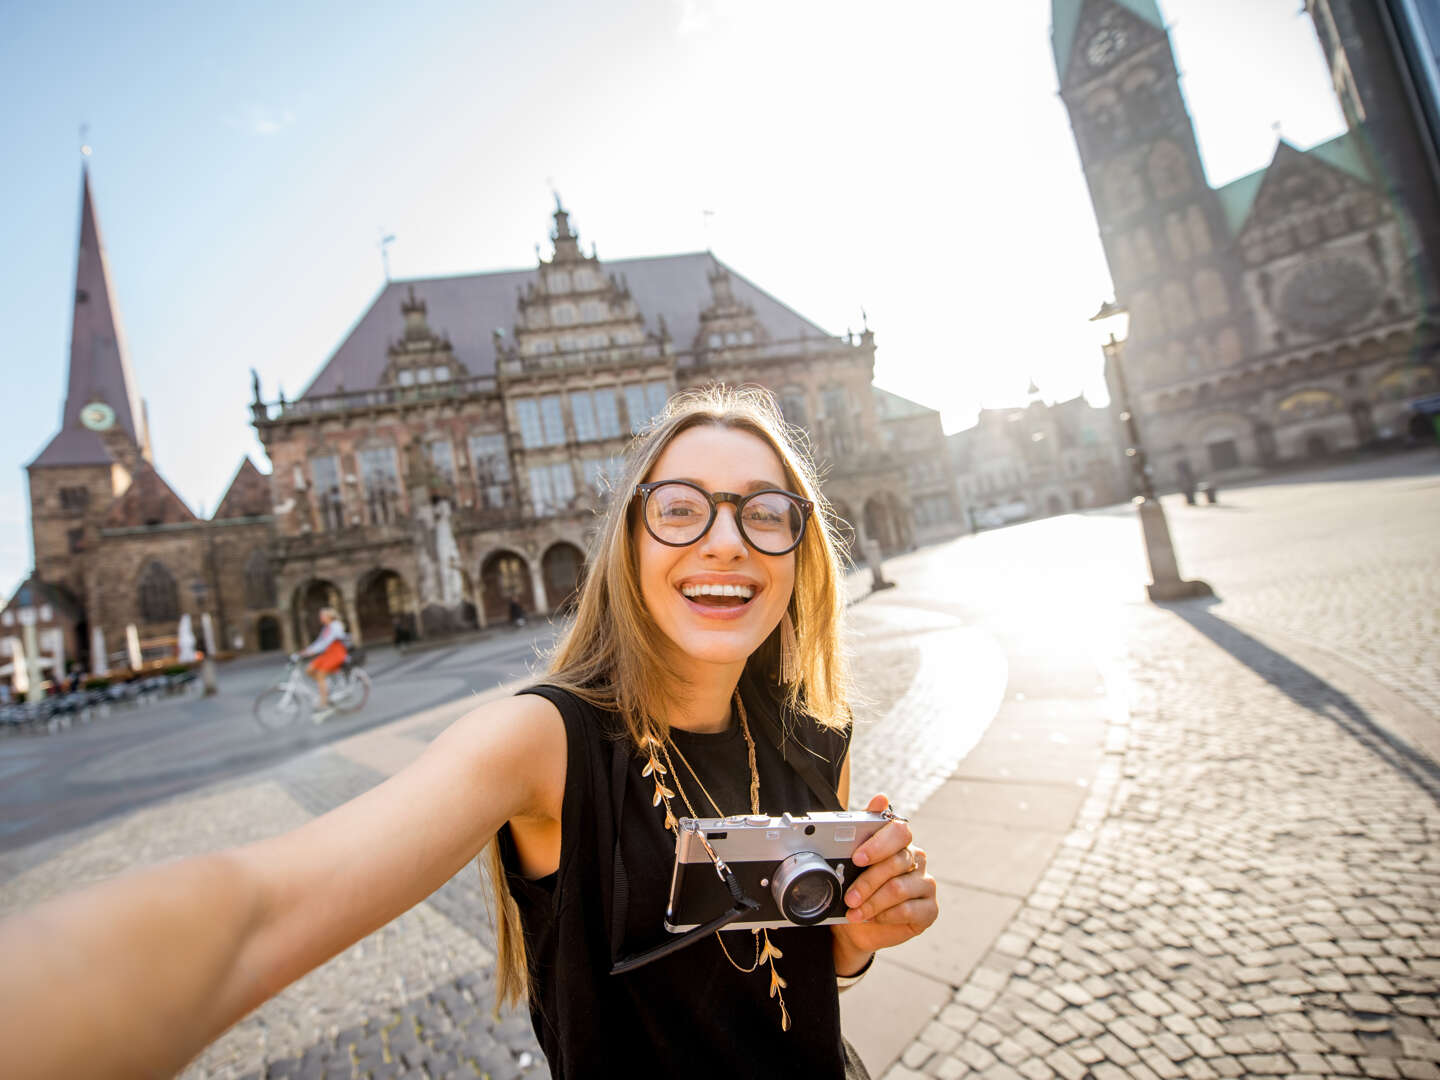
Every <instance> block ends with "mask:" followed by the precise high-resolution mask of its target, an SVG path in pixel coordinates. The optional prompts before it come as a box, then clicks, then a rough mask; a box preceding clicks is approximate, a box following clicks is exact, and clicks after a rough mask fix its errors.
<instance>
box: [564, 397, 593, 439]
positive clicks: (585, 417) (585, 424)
mask: <svg viewBox="0 0 1440 1080" xmlns="http://www.w3.org/2000/svg"><path fill="white" fill-rule="evenodd" d="M570 418H571V419H572V420H574V421H575V438H576V439H577V440H579V441H580V442H594V441H595V440H596V439H598V438H599V437H600V433H599V431H598V430H597V428H596V424H595V405H594V402H593V401H591V398H590V391H588V390H578V391H576V392H575V393H572V394H571V395H570Z"/></svg>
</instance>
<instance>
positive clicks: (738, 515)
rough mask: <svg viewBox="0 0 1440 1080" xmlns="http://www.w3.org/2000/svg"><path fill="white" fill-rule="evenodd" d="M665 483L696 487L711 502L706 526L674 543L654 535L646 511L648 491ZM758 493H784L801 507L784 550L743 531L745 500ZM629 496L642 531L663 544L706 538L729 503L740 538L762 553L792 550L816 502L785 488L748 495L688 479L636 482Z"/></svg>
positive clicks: (759, 493) (802, 535)
mask: <svg viewBox="0 0 1440 1080" xmlns="http://www.w3.org/2000/svg"><path fill="white" fill-rule="evenodd" d="M667 484H680V485H681V486H683V487H688V488H690V489H692V490H694V491H698V492H699V493H700V494H701V495H703V496H705V500H706V501H707V502H708V503H709V504H710V520H709V521H707V522H705V527H704V528H703V529H701V530H700V531H699V532H698V533H697V534H696V535H695V539H694V540H686V541H684V542H682V543H676V542H675V541H674V540H666V539H665V538H664V537H661V536H656V535H655V530H654V529H652V528H651V527H650V515H649V514H648V513H646V510H647V509H648V507H649V504H650V494H651V493H652V492H653V491H654V490H655V489H656V488H658V487H664V486H665V485H667ZM761 495H784V496H786V497H788V498H790V499H793V500H794V501H795V504H796V505H797V506H799V507H800V529H799V531H798V532H797V533H796V535H795V542H794V543H793V544H791V545H790V546H789V547H787V548H785V549H784V550H783V551H766V550H765V549H764V548H762V547H760V546H759V545H758V544H756V543H755V541H754V540H751V539H750V534H749V533H747V532H746V531H745V520H744V513H745V504H746V503H748V502H749V501H750V500H751V499H756V498H759V497H760V496H761ZM632 498H637V499H639V500H640V520H641V521H642V522H644V523H645V531H646V532H647V533H649V534H650V535H651V536H652V537H654V539H655V541H656V542H657V543H661V544H664V545H665V546H666V547H689V546H690V545H691V544H698V543H699V542H700V541H701V540H703V539H705V535H706V534H707V533H708V532H709V531H710V529H711V527H712V526H714V524H715V518H716V517H718V516H719V514H720V504H721V503H729V504H730V505H731V506H733V507H735V528H736V529H738V530H739V531H740V538H741V539H742V540H744V541H745V543H747V544H749V545H750V546H751V547H752V548H754V549H755V551H757V552H758V553H759V554H761V555H788V554H790V552H792V551H794V550H795V549H796V548H797V547H799V546H800V541H801V540H804V539H805V527H806V526H807V525H808V524H809V523H810V515H811V514H812V513H814V512H815V504H814V503H813V502H811V501H810V500H809V499H806V498H802V497H801V496H799V495H797V494H795V492H793V491H786V490H785V489H784V488H761V489H760V490H759V491H752V492H750V494H748V495H737V494H736V493H735V492H733V491H706V490H705V489H704V488H702V487H701V486H700V485H699V484H694V483H691V482H690V481H689V480H651V481H650V482H649V483H646V484H636V485H635V494H634V495H633V496H632Z"/></svg>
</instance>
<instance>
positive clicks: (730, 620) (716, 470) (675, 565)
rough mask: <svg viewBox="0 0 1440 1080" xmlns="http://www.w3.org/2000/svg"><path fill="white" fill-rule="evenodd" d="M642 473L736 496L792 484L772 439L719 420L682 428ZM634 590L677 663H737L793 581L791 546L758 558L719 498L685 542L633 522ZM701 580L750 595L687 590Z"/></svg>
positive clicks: (769, 627) (766, 630) (780, 609)
mask: <svg viewBox="0 0 1440 1080" xmlns="http://www.w3.org/2000/svg"><path fill="white" fill-rule="evenodd" d="M646 480H649V481H655V480H689V481H691V482H693V483H696V484H699V485H700V487H702V488H704V489H705V490H706V491H708V492H712V493H713V492H716V491H733V492H736V493H737V494H740V495H746V494H749V493H750V492H752V491H757V490H759V489H761V488H780V489H782V490H785V489H788V488H789V486H790V485H789V484H787V483H786V480H785V470H784V468H782V467H781V464H780V458H779V457H778V456H777V455H776V453H775V451H774V450H772V449H771V448H770V445H769V444H768V443H766V442H765V440H763V439H761V438H760V437H758V436H756V435H752V434H751V433H749V432H748V431H737V430H736V429H734V428H726V427H719V426H717V425H708V424H707V425H701V426H698V427H692V428H688V429H686V430H685V431H682V432H681V433H680V434H679V435H677V436H675V438H674V439H672V440H671V441H670V445H669V446H667V447H666V448H665V450H664V452H663V453H662V454H661V455H660V458H659V460H658V461H656V462H655V466H654V468H652V469H651V470H650V475H649V476H647V477H646ZM635 543H636V547H637V562H638V565H639V571H640V591H641V595H642V596H643V597H644V599H645V607H646V608H647V610H648V611H649V612H650V615H651V617H652V618H653V619H654V620H655V623H656V625H657V626H659V628H660V630H661V632H662V633H663V634H664V635H665V637H666V638H667V639H668V640H669V642H670V644H671V645H672V646H673V648H674V651H675V652H676V653H678V655H677V656H676V657H675V658H674V659H675V660H676V661H678V662H679V663H680V664H681V665H682V671H683V667H684V665H685V661H686V660H689V661H690V662H692V663H695V664H715V665H722V666H734V667H737V668H738V667H743V666H744V663H745V661H746V659H747V658H749V656H750V654H751V653H753V652H754V651H755V650H756V649H757V648H758V647H759V646H760V644H761V642H763V641H764V640H765V639H766V638H767V637H768V636H769V635H770V633H771V631H773V630H774V629H775V626H776V624H778V623H779V622H780V617H781V616H782V615H784V614H785V607H786V605H787V604H789V602H790V593H791V591H792V590H793V588H794V586H795V552H793V551H791V552H789V553H787V554H785V555H762V554H760V552H758V551H756V550H755V549H754V548H752V547H751V546H750V545H749V544H747V543H746V542H745V540H744V538H743V537H741V535H740V530H739V527H738V526H737V525H736V522H735V507H734V505H733V504H731V503H722V504H721V505H720V507H719V509H718V511H717V512H716V515H715V522H714V524H713V525H711V526H710V531H709V532H707V533H706V534H705V535H704V536H702V537H701V538H700V539H699V540H697V541H696V542H695V543H693V544H691V545H689V546H688V547H670V546H669V545H666V544H662V543H660V542H659V541H658V540H656V539H655V538H654V537H653V536H651V535H650V533H649V532H648V531H646V528H645V525H644V523H643V522H640V523H637V525H636V528H635ZM702 585H737V586H741V587H742V588H749V589H750V590H751V591H752V592H751V595H750V598H749V599H748V600H746V599H744V598H743V597H737V596H728V597H717V596H705V595H692V596H686V595H685V592H687V591H688V592H690V593H692V594H694V593H696V592H697V588H696V587H697V586H702Z"/></svg>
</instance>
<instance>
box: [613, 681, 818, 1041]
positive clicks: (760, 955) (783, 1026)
mask: <svg viewBox="0 0 1440 1080" xmlns="http://www.w3.org/2000/svg"><path fill="white" fill-rule="evenodd" d="M735 711H736V712H737V713H738V714H739V716H740V731H741V732H742V733H743V734H744V736H745V749H746V754H747V757H748V758H749V765H750V812H751V813H752V814H759V813H760V770H759V768H758V766H757V765H756V762H755V740H754V738H753V737H752V736H751V734H750V721H749V717H747V716H746V715H745V703H744V702H743V701H741V700H740V691H739V690H736V691H735ZM646 742H647V749H648V750H649V760H648V761H647V762H646V764H645V768H644V769H643V770H642V771H641V773H640V775H641V776H652V775H653V776H654V777H655V799H654V802H653V805H655V806H659V805H660V804H661V803H662V802H663V803H664V804H665V828H667V829H669V830H670V831H671V832H673V833H674V834H675V837H676V839H677V840H678V839H679V836H680V825H679V822H678V820H677V819H676V817H675V812H674V810H672V809H671V806H670V800H671V798H673V797H674V796H675V791H671V790H670V789H669V788H668V787H666V786H665V782H664V781H663V780H662V779H661V777H663V776H665V775H666V774H667V773H668V774H669V776H670V777H671V779H672V780H673V781H674V784H675V788H676V790H677V791H678V792H679V793H680V798H681V799H682V800H683V801H684V803H685V809H686V810H688V811H690V816H691V817H692V818H698V817H699V816H700V815H699V814H697V813H696V812H695V807H694V806H693V805H692V804H691V802H690V796H689V795H687V794H686V793H685V785H684V784H682V783H681V782H680V772H679V770H678V769H676V768H675V763H674V762H673V761H672V760H671V759H670V747H672V746H673V747H674V748H675V753H676V754H678V755H679V757H680V761H681V762H682V763H683V764H684V766H685V768H686V769H688V770H689V772H690V775H691V776H692V777H693V778H694V780H695V783H696V784H697V785H698V786H699V788H700V790H701V792H703V793H704V795H705V798H706V799H708V800H709V802H710V805H711V807H712V808H714V810H715V815H716V816H717V817H724V816H725V812H724V811H723V810H721V809H720V804H719V803H717V802H716V801H715V796H713V795H711V794H710V792H709V791H708V790H706V788H705V782H704V781H703V780H701V779H700V774H699V773H698V772H696V771H695V766H693V765H691V764H690V762H689V760H688V759H687V758H686V757H685V752H684V751H683V750H681V749H680V747H679V746H677V745H676V744H675V743H674V741H673V740H671V739H670V737H669V736H668V734H667V736H666V738H665V740H664V741H663V742H662V741H661V740H659V739H656V738H655V737H654V736H653V735H652V736H648V737H647V739H646ZM657 748H658V750H659V752H660V757H663V758H664V759H665V761H664V764H661V762H660V760H659V758H657V757H656V755H655V751H656V749H657ZM750 933H751V934H752V935H753V936H754V939H755V961H754V963H752V964H751V965H750V966H749V967H748V968H747V967H741V966H740V965H739V964H737V963H736V962H735V958H734V957H733V956H731V955H730V950H729V949H728V948H727V947H726V945H725V939H724V938H723V937H721V936H720V931H719V930H717V931H715V940H716V941H718V942H719V943H720V951H721V952H723V953H724V954H725V959H726V960H729V961H730V966H731V967H733V968H734V969H735V970H736V971H738V972H741V973H742V974H745V975H748V974H750V973H751V972H752V971H754V970H755V969H756V968H758V967H759V966H760V965H761V964H764V963H769V965H770V996H771V997H773V998H776V999H777V1001H778V1002H779V1005H780V1030H781V1031H789V1030H790V1013H789V1011H788V1010H787V1009H786V1008H785V995H784V994H783V993H781V991H782V990H783V989H784V988H785V987H786V986H787V985H788V984H787V983H786V982H785V980H784V979H783V978H781V977H780V972H779V971H777V970H776V969H775V961H776V960H778V959H780V958H781V957H783V956H784V955H785V954H784V953H782V952H781V951H780V950H779V949H777V948H776V947H775V946H774V945H773V944H771V942H770V931H768V930H751V931H750ZM762 942H763V944H762Z"/></svg>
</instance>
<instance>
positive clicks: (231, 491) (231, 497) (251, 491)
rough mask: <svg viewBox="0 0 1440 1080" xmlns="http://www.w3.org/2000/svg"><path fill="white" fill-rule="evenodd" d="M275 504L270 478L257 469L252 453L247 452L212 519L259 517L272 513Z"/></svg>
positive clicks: (211, 516)
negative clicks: (272, 497) (252, 459)
mask: <svg viewBox="0 0 1440 1080" xmlns="http://www.w3.org/2000/svg"><path fill="white" fill-rule="evenodd" d="M273 505H274V504H273V502H272V501H271V497H270V478H269V477H268V476H266V475H265V474H264V473H262V472H261V471H260V470H259V469H257V468H256V467H255V463H254V462H253V461H251V460H250V455H249V454H246V455H245V457H244V459H242V460H241V462H240V468H238V469H236V470H235V477H234V479H232V480H231V481H230V486H229V487H228V488H226V489H225V497H224V498H222V499H221V500H220V505H219V506H218V507H216V509H215V513H213V514H211V515H210V520H211V521H217V520H219V519H221V518H243V517H259V516H261V515H263V514H268V513H270V511H271V509H272V508H273Z"/></svg>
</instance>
